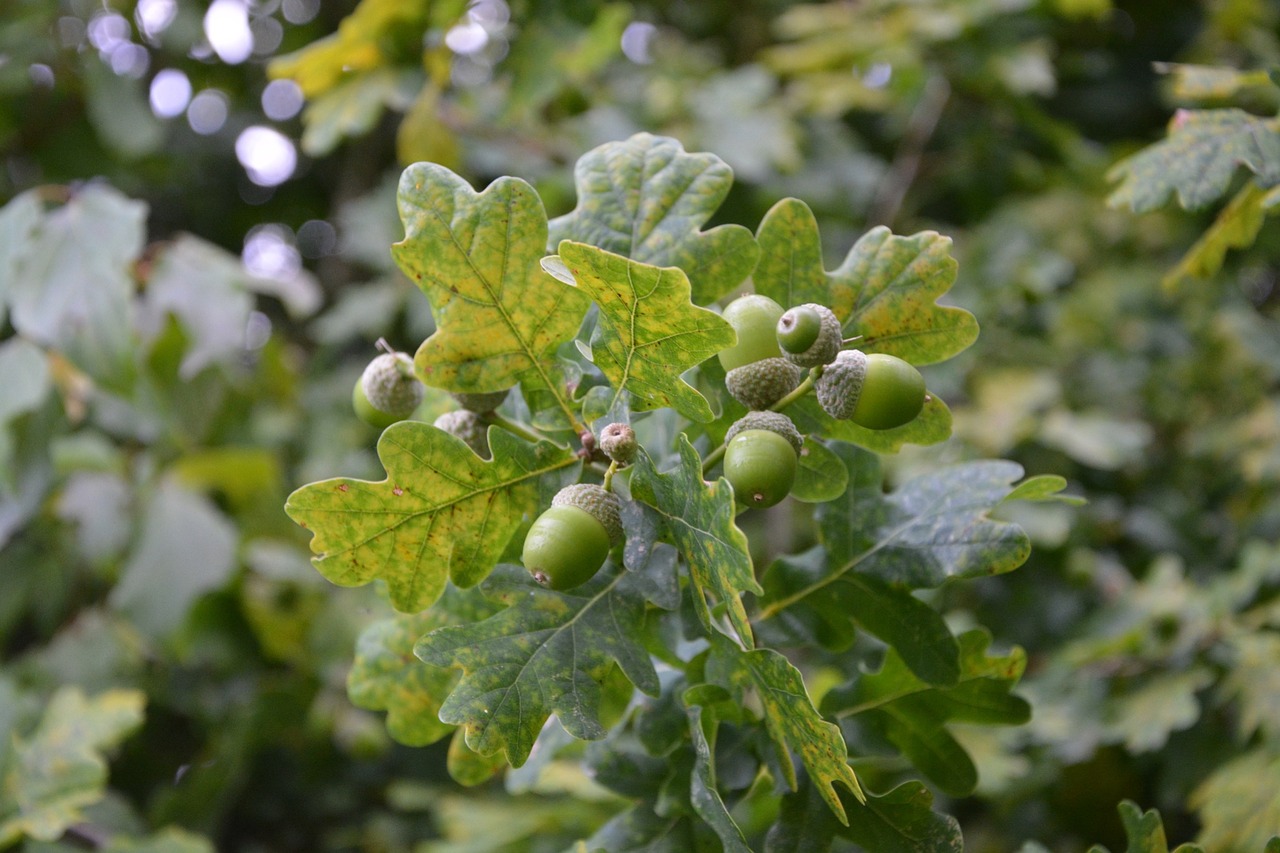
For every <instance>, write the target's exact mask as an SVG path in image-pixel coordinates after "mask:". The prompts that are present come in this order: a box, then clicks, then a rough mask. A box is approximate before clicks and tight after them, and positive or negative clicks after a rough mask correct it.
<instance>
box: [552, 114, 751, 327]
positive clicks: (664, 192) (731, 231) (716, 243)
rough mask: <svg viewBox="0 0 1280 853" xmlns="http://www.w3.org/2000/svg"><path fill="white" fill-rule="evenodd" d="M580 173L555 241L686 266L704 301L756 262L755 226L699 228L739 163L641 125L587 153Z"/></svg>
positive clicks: (734, 282)
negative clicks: (573, 202) (694, 150)
mask: <svg viewBox="0 0 1280 853" xmlns="http://www.w3.org/2000/svg"><path fill="white" fill-rule="evenodd" d="M574 181H575V183H576V185H577V189H578V205H577V207H575V208H574V210H573V211H572V212H570V213H567V214H565V215H564V216H560V217H557V218H556V219H553V220H552V221H551V243H550V244H549V245H550V246H551V247H552V248H553V249H554V247H555V246H557V245H559V244H560V242H561V241H562V240H574V241H576V242H580V243H589V244H591V245H593V246H597V247H599V248H601V249H604V250H606V251H609V252H613V253H615V254H619V255H623V256H625V257H628V258H630V259H631V260H633V261H637V262H639V263H642V264H651V265H653V266H659V267H679V268H680V269H682V270H684V272H685V274H686V275H687V276H688V277H689V282H690V285H691V287H692V292H693V301H694V302H696V303H698V304H699V305H707V304H709V303H711V302H714V301H715V300H717V299H719V298H720V297H721V296H723V295H724V294H726V293H728V292H729V291H730V290H732V289H733V288H735V287H737V286H738V285H739V284H741V283H742V282H743V280H745V279H746V277H747V276H748V275H750V274H751V271H752V270H753V269H754V268H755V265H756V259H757V257H758V256H759V249H758V248H757V246H756V241H755V239H754V238H753V237H752V234H751V232H750V231H749V230H748V229H746V228H743V227H742V226H740V225H718V226H716V227H715V228H711V229H709V230H707V231H700V230H698V229H700V228H701V227H702V225H703V224H704V223H706V221H707V220H708V219H710V218H711V215H712V213H714V212H715V210H716V208H718V207H719V206H720V203H721V202H723V201H724V199H725V196H726V195H728V193H729V187H730V186H731V185H732V183H733V170H732V169H730V168H729V167H728V165H726V164H725V162H724V161H723V160H721V159H720V158H719V157H716V156H715V155H714V154H687V153H685V151H684V149H683V148H682V147H681V145H680V143H679V142H677V141H676V140H674V139H669V138H666V137H662V136H653V135H651V134H648V133H639V134H636V135H635V136H632V137H631V138H630V139H628V140H625V141H623V142H608V143H605V144H604V145H601V146H600V147H598V148H595V149H593V150H591V151H588V152H587V153H586V154H584V155H582V157H581V158H579V160H578V164H577V166H576V167H575V168H574Z"/></svg>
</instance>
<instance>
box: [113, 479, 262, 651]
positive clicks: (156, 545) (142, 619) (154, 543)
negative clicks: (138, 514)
mask: <svg viewBox="0 0 1280 853" xmlns="http://www.w3.org/2000/svg"><path fill="white" fill-rule="evenodd" d="M239 538H240V537H239V532H238V531H237V530H236V528H235V526H234V525H233V524H232V523H231V521H230V519H228V518H227V517H226V516H225V515H223V514H222V512H220V511H219V510H218V509H217V507H215V506H214V505H213V503H211V502H210V501H209V500H208V499H207V498H205V497H204V496H203V495H200V494H197V493H195V492H192V491H190V490H188V489H186V488H184V487H182V486H180V485H178V484H177V483H176V482H174V481H172V480H166V481H164V482H162V483H161V484H160V485H159V486H158V487H157V488H156V491H155V493H154V494H153V495H152V496H151V498H150V500H149V501H148V502H147V508H146V514H145V516H144V518H143V521H142V533H141V536H140V537H139V539H138V541H137V543H136V544H135V546H134V549H133V551H132V552H131V553H130V554H129V557H128V558H127V559H126V561H125V565H124V570H123V571H122V573H121V577H120V582H119V583H118V584H117V585H116V587H115V589H113V590H112V591H111V596H110V599H109V601H110V603H111V606H112V607H114V608H115V609H116V610H119V611H120V612H122V613H124V614H126V615H127V616H128V617H129V618H130V619H131V620H132V621H133V623H134V625H136V626H137V627H138V628H140V629H142V630H143V631H145V632H147V633H149V634H150V635H151V636H153V637H163V636H165V635H168V634H170V633H172V632H173V631H174V630H176V629H177V628H178V627H179V626H180V625H181V624H182V622H183V620H184V619H186V616H187V611H188V610H189V609H190V608H191V607H192V605H194V604H195V602H196V599H198V598H199V597H200V596H201V595H203V594H205V593H206V592H209V591H210V590H214V589H218V588H219V587H221V586H222V585H223V584H225V583H226V582H227V580H228V579H229V578H230V576H231V572H232V571H233V570H234V569H235V566H236V546H237V545H238V543H239Z"/></svg>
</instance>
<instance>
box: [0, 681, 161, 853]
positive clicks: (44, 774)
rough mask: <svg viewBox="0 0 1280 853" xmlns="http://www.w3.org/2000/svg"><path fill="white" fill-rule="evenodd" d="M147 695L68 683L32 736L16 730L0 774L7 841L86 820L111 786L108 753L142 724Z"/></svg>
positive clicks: (43, 835)
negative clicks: (85, 813) (88, 690)
mask: <svg viewBox="0 0 1280 853" xmlns="http://www.w3.org/2000/svg"><path fill="white" fill-rule="evenodd" d="M145 701H146V700H145V696H144V695H143V694H142V692H141V691H137V690H109V691H106V692H103V693H100V694H98V695H96V696H94V697H92V698H86V697H85V695H84V694H83V693H81V692H80V690H79V689H78V688H75V687H64V688H61V689H60V690H58V692H57V693H55V694H54V695H53V698H52V699H50V700H49V704H48V706H47V707H46V708H45V711H44V716H43V717H42V719H41V720H40V724H39V725H38V727H37V728H36V730H35V731H34V732H32V733H31V735H30V736H28V737H20V736H18V735H16V734H15V735H13V739H12V746H11V749H12V753H11V755H10V758H9V761H8V762H7V763H6V766H5V767H3V768H2V769H3V770H4V776H3V779H2V780H0V783H2V784H0V846H4V845H7V844H11V843H13V842H14V841H16V840H18V839H19V838H21V837H22V836H24V835H27V836H30V837H32V838H36V839H39V840H42V841H52V840H54V839H56V838H58V837H59V836H61V835H62V833H63V832H64V831H65V830H66V829H67V827H68V826H70V825H72V824H73V823H75V822H76V821H78V820H80V810H81V809H82V808H83V807H85V806H87V805H90V804H92V803H95V802H97V801H98V800H100V799H101V798H102V797H103V795H104V793H105V790H106V781H107V763H106V759H105V758H104V756H103V755H102V753H103V752H104V751H106V750H109V749H112V748H114V747H115V746H116V745H117V744H119V743H120V742H121V741H123V740H124V739H125V738H126V737H128V736H129V735H130V734H131V733H132V732H133V731H134V730H135V729H137V728H138V727H139V726H140V725H142V709H143V705H144V703H145Z"/></svg>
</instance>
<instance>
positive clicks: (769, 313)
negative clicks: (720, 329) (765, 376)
mask: <svg viewBox="0 0 1280 853" xmlns="http://www.w3.org/2000/svg"><path fill="white" fill-rule="evenodd" d="M781 316H782V306H781V305H779V304H778V303H777V302H774V301H773V300H772V299H770V298H769V297H767V296H761V295H760V294H758V293H749V294H747V295H746V296H739V297H738V298H737V299H735V300H733V301H732V302H730V303H729V304H728V305H726V306H725V309H724V314H723V317H724V319H725V320H727V321H728V323H729V325H730V326H733V330H734V331H735V332H737V333H738V342H737V343H736V344H734V345H733V346H731V347H729V348H727V349H722V350H720V365H721V366H722V367H724V369H725V371H726V372H727V371H730V370H733V369H734V368H735V367H742V366H743V365H744V364H750V363H751V362H753V361H759V360H760V359H762V358H778V357H779V356H781V355H782V351H781V350H779V349H778V335H777V333H776V332H775V331H774V328H775V326H777V324H778V318H779V317H781Z"/></svg>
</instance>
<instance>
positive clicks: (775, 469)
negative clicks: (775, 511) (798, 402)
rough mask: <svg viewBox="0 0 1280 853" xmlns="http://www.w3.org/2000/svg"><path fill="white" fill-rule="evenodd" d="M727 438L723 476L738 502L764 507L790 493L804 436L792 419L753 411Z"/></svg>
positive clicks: (735, 426) (732, 428) (736, 424)
mask: <svg viewBox="0 0 1280 853" xmlns="http://www.w3.org/2000/svg"><path fill="white" fill-rule="evenodd" d="M727 438H728V445H727V446H726V447H725V453H724V476H725V479H727V480H728V481H729V484H730V485H731V486H733V493H734V495H735V497H736V498H737V499H738V501H739V502H741V503H743V504H745V505H746V506H750V507H756V508H760V509H763V508H765V507H770V506H773V505H774V504H776V503H778V502H779V501H781V500H782V499H783V498H785V497H786V496H787V495H788V494H789V493H790V492H791V487H792V486H793V485H794V484H795V481H796V469H797V468H798V467H799V459H800V447H801V446H802V445H803V439H802V438H801V437H800V433H799V432H797V431H796V428H795V425H794V424H792V423H791V419H790V418H788V417H787V416H786V415H782V414H779V413H778V412H752V413H750V414H748V415H747V416H745V417H743V418H741V419H739V420H738V422H737V423H735V424H734V425H733V426H732V427H730V428H729V434H728V436H727Z"/></svg>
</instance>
